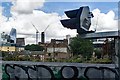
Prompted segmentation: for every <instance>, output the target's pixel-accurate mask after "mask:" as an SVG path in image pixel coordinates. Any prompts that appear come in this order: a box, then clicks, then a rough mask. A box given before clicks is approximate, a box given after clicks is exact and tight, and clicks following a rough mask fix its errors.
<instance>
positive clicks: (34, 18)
mask: <svg viewBox="0 0 120 80" xmlns="http://www.w3.org/2000/svg"><path fill="white" fill-rule="evenodd" d="M81 6H89V7H90V10H91V12H92V13H93V15H94V17H93V18H92V21H91V23H92V24H91V27H90V30H95V29H96V32H104V31H116V30H118V25H117V21H118V20H117V18H118V2H107V1H106V2H87V1H86V2H80V1H71V2H70V1H66V2H64V1H63V2H62V1H49V0H34V1H33V0H24V1H23V0H11V1H9V2H7V1H6V2H5V1H1V0H0V32H3V31H4V32H6V33H7V34H9V32H10V30H11V28H12V27H13V28H16V30H17V37H19V38H20V37H24V38H25V42H26V44H33V43H35V33H36V30H35V28H34V27H33V26H32V24H34V25H35V27H36V28H37V29H38V31H39V33H40V34H41V32H43V31H44V30H45V29H46V28H47V27H48V26H49V27H48V28H47V29H46V31H45V41H46V42H47V41H50V40H51V39H64V38H66V35H71V37H74V36H76V34H77V32H76V30H71V29H67V28H64V27H63V26H62V24H61V23H60V20H62V19H67V16H66V15H65V13H64V11H68V10H74V9H79V8H80V7H81ZM39 41H41V36H40V35H39Z"/></svg>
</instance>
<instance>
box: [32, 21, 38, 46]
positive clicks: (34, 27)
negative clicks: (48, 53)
mask: <svg viewBox="0 0 120 80" xmlns="http://www.w3.org/2000/svg"><path fill="white" fill-rule="evenodd" d="M31 24H32V23H31ZM32 25H33V27H34V28H35V30H36V44H38V35H39V31H38V29H37V28H36V27H35V25H34V24H32Z"/></svg>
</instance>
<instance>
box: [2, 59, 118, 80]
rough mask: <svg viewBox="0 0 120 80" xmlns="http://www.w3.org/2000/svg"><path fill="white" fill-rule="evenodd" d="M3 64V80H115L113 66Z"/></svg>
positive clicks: (115, 73)
mask: <svg viewBox="0 0 120 80" xmlns="http://www.w3.org/2000/svg"><path fill="white" fill-rule="evenodd" d="M2 64H3V80H4V79H5V78H7V79H8V80H10V79H11V80H13V79H14V80H18V79H19V80H23V79H25V80H38V79H40V80H51V79H52V80H56V79H55V78H57V79H58V78H61V79H62V80H64V79H66V78H67V79H71V80H76V78H77V79H80V80H81V79H82V80H117V78H118V74H117V69H116V68H115V65H114V64H83V63H58V62H57V63H54V62H26V61H25V62H23V61H9V62H8V61H6V62H2Z"/></svg>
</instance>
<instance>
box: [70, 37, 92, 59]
mask: <svg viewBox="0 0 120 80" xmlns="http://www.w3.org/2000/svg"><path fill="white" fill-rule="evenodd" d="M70 48H71V51H72V53H73V55H82V56H83V57H87V58H90V57H91V55H92V53H93V45H92V41H90V40H88V39H82V38H80V37H79V36H77V37H73V38H72V40H71V43H70Z"/></svg>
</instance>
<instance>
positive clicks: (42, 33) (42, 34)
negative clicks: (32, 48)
mask: <svg viewBox="0 0 120 80" xmlns="http://www.w3.org/2000/svg"><path fill="white" fill-rule="evenodd" d="M49 26H50V25H48V26H47V27H46V28H45V30H44V31H43V32H41V42H42V43H44V42H45V31H46V30H47V28H48V27H49Z"/></svg>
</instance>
